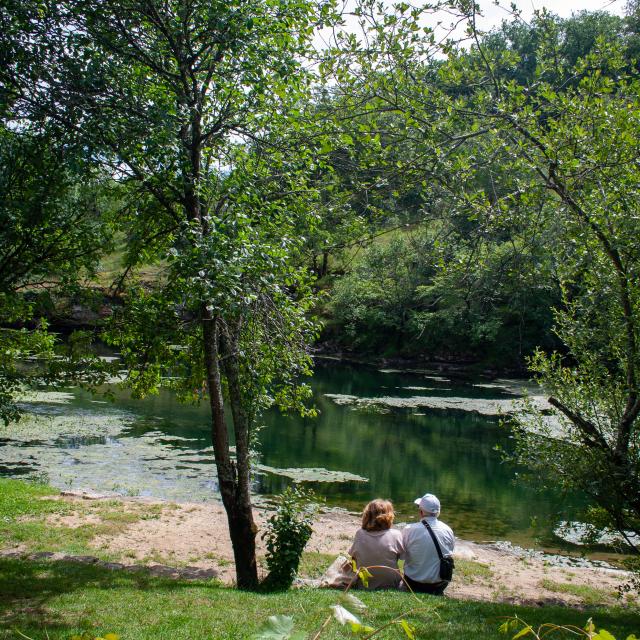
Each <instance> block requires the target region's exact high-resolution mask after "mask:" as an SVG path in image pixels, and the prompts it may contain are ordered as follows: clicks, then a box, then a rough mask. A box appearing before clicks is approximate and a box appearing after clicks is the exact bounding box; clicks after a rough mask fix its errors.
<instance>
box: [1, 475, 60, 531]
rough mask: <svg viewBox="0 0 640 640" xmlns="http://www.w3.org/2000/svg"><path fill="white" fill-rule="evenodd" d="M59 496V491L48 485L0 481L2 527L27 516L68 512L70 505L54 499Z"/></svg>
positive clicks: (7, 480) (19, 481)
mask: <svg viewBox="0 0 640 640" xmlns="http://www.w3.org/2000/svg"><path fill="white" fill-rule="evenodd" d="M57 495H59V491H58V490H57V489H54V488H53V487H49V486H47V485H46V484H41V483H37V482H24V481H21V480H10V479H0V527H2V525H4V524H6V523H10V522H15V521H16V520H18V519H20V518H21V517H23V516H26V515H46V514H50V513H66V512H68V511H69V505H68V504H66V503H65V502H62V501H60V500H54V499H53V498H55V497H56V496H57ZM49 497H50V498H52V499H51V500H47V498H49Z"/></svg>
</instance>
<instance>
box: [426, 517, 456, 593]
mask: <svg viewBox="0 0 640 640" xmlns="http://www.w3.org/2000/svg"><path fill="white" fill-rule="evenodd" d="M422 524H423V525H424V526H425V527H426V528H427V531H428V532H429V534H430V535H431V539H432V540H433V544H434V545H435V547H436V551H437V552H438V557H439V558H440V580H444V581H445V582H451V578H453V569H454V568H455V564H454V562H453V556H443V555H442V550H441V549H440V544H439V543H438V538H436V534H435V533H433V529H432V528H431V527H430V526H429V523H428V522H425V521H424V520H423V521H422Z"/></svg>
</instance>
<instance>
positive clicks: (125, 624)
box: [0, 558, 640, 640]
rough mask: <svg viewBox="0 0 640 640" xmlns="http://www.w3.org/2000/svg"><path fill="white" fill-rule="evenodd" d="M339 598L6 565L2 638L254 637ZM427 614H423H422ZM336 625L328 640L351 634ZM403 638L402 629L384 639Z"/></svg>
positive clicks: (393, 607)
mask: <svg viewBox="0 0 640 640" xmlns="http://www.w3.org/2000/svg"><path fill="white" fill-rule="evenodd" d="M338 596H339V594H338V593H337V592H332V591H325V590H312V589H304V590H302V589H300V590H291V591H289V592H285V593H277V594H252V593H245V592H239V591H236V590H234V589H231V588H228V587H222V586H220V585H219V584H217V583H213V582H212V583H202V582H183V581H177V580H167V579H162V578H151V577H149V576H148V575H146V574H144V573H130V572H126V571H110V570H108V569H104V568H100V567H96V566H91V565H84V564H79V563H72V562H48V561H26V560H20V559H13V558H11V559H9V558H5V559H1V560H0V638H18V637H19V635H18V634H17V633H16V630H17V631H20V632H21V633H23V634H25V635H27V636H30V637H32V638H38V639H40V638H43V639H44V638H46V637H49V638H51V639H52V640H54V639H56V638H65V639H66V638H69V637H70V636H71V635H73V634H77V633H82V632H84V631H89V632H90V633H91V634H94V635H104V634H106V633H116V634H118V635H119V636H120V637H121V638H122V640H126V639H128V638H131V639H134V638H135V639H136V640H144V639H147V638H148V639H149V640H160V639H165V638H166V639H167V640H169V639H172V640H179V639H181V638H184V639H185V640H186V639H189V640H194V639H199V638H203V639H204V638H216V639H217V638H250V637H251V636H252V634H254V633H256V632H257V631H258V630H259V628H260V627H261V625H262V624H263V623H264V621H265V620H266V619H267V618H268V616H270V615H274V614H286V615H290V616H293V618H294V620H295V622H296V628H297V629H301V630H304V631H306V632H307V633H311V632H313V631H314V630H317V629H319V628H320V626H321V625H322V623H323V621H324V620H325V619H326V617H327V615H328V614H329V613H330V610H329V607H330V606H331V605H332V604H335V603H337V602H338ZM358 597H360V598H361V599H362V600H363V601H364V602H365V603H366V604H367V605H368V607H369V609H368V610H367V611H366V612H365V613H364V614H362V619H363V622H365V623H366V624H369V625H371V626H374V627H375V626H378V625H381V624H384V623H385V622H388V621H390V620H391V619H393V618H394V617H395V616H397V615H399V614H401V613H403V612H407V611H410V610H412V609H415V611H414V612H413V613H409V614H407V615H406V616H405V618H406V620H407V621H409V622H410V623H411V624H413V625H415V627H416V634H417V637H419V638H438V639H441V640H446V639H449V638H451V639H453V638H455V639H463V638H464V639H467V638H477V639H479V640H480V639H482V638H498V637H500V634H499V633H498V630H497V628H498V626H499V624H500V623H501V621H502V620H501V616H512V615H514V614H517V615H518V616H519V617H521V618H523V619H524V620H526V621H527V622H529V623H530V624H533V625H534V626H535V625H538V624H541V623H542V622H548V621H552V622H555V623H563V624H577V625H580V626H583V625H584V624H585V622H586V620H587V618H589V617H592V618H593V620H594V622H595V624H596V626H597V627H598V628H600V627H604V628H606V629H608V630H609V631H610V632H611V633H613V634H614V635H615V636H616V637H617V638H618V639H620V638H626V636H627V635H628V634H630V633H632V632H634V631H635V632H637V631H638V630H640V617H639V616H638V615H637V614H633V613H632V612H630V611H628V610H626V611H624V610H615V609H607V610H596V609H590V610H586V611H577V610H573V609H567V608H555V607H553V608H552V607H550V608H544V609H531V608H526V607H516V606H513V605H507V604H489V603H480V602H465V601H459V600H452V599H447V598H441V599H439V598H434V597H432V596H421V597H420V600H421V605H417V603H416V602H415V601H414V600H413V598H412V597H411V596H410V595H408V594H403V593H397V592H393V593H392V592H388V593H358ZM420 606H421V607H423V609H422V610H418V607H420ZM349 636H350V632H349V631H348V629H347V628H346V627H341V626H339V625H338V624H337V623H336V622H333V621H332V622H331V623H330V624H329V625H328V626H327V627H326V630H325V633H324V634H323V635H322V636H321V637H322V638H327V639H328V638H343V637H349ZM376 637H380V638H400V637H403V632H402V631H401V629H400V628H399V627H393V628H390V629H388V630H386V631H384V632H382V633H380V634H379V635H378V636H376Z"/></svg>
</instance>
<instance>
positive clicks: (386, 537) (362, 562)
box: [349, 529, 404, 589]
mask: <svg viewBox="0 0 640 640" xmlns="http://www.w3.org/2000/svg"><path fill="white" fill-rule="evenodd" d="M349 555H350V556H351V557H352V558H355V561H356V563H357V564H358V567H371V566H372V565H381V566H383V567H390V569H383V568H380V569H369V571H370V572H371V574H372V576H373V577H372V578H369V589H385V588H387V589H388V588H393V587H397V586H398V585H399V583H400V575H399V574H398V572H397V571H392V570H391V569H397V568H398V558H402V557H404V548H403V546H402V534H401V533H400V531H398V530H397V529H386V530H385V531H366V530H365V529H358V531H357V532H356V536H355V538H354V539H353V544H352V545H351V549H349Z"/></svg>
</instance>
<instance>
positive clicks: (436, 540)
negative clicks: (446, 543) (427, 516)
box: [421, 520, 442, 560]
mask: <svg viewBox="0 0 640 640" xmlns="http://www.w3.org/2000/svg"><path fill="white" fill-rule="evenodd" d="M421 522H422V524H423V525H424V526H425V527H426V528H427V531H428V532H429V533H430V534H431V539H432V540H433V544H435V545H436V551H437V552H438V557H439V558H440V560H442V551H441V549H440V545H439V544H438V538H436V534H435V533H433V529H432V528H431V527H430V526H429V523H428V522H427V521H426V520H421Z"/></svg>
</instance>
